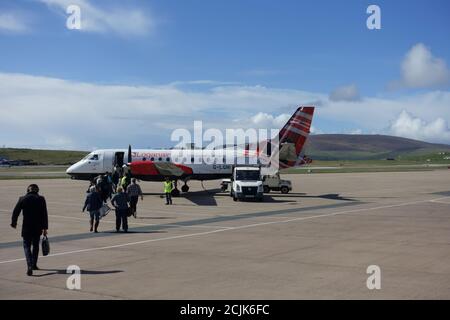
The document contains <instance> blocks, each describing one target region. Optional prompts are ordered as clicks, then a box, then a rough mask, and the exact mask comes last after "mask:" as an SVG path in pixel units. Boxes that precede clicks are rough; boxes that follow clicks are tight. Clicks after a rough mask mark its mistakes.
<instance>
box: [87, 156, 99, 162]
mask: <svg viewBox="0 0 450 320" xmlns="http://www.w3.org/2000/svg"><path fill="white" fill-rule="evenodd" d="M89 160H94V161H95V160H98V154H93V155H92V156H91V157H90V158H89Z"/></svg>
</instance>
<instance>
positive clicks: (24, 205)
mask: <svg viewBox="0 0 450 320" xmlns="http://www.w3.org/2000/svg"><path fill="white" fill-rule="evenodd" d="M20 212H22V214H23V223H22V238H23V248H24V251H25V258H26V260H27V266H28V270H27V275H29V276H31V275H33V270H39V268H38V266H37V261H38V256H39V242H40V240H41V235H42V234H44V236H46V235H47V229H48V213H47V204H46V202H45V198H44V197H42V196H40V195H39V187H38V186H37V185H36V184H31V185H30V186H28V189H27V194H26V195H25V196H23V197H20V198H19V201H18V202H17V204H16V207H15V208H14V211H13V214H12V219H11V227H13V228H14V229H15V228H16V227H17V219H18V218H19V215H20ZM31 247H33V249H31Z"/></svg>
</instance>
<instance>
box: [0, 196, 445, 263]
mask: <svg viewBox="0 0 450 320" xmlns="http://www.w3.org/2000/svg"><path fill="white" fill-rule="evenodd" d="M447 198H449V197H442V198H436V199H431V200H430V199H428V200H418V201H411V202H403V203H398V204H392V205H385V206H379V207H371V208H361V209H354V210H345V211H337V212H331V213H325V214H319V215H314V216H308V217H298V218H292V219H287V220H279V221H268V222H260V223H253V224H247V225H243V226H238V227H229V228H228V229H218V230H211V231H205V232H197V233H190V234H185V235H179V236H171V237H163V238H157V239H148V240H142V241H136V242H128V243H122V244H117V245H112V246H105V247H98V248H89V249H80V250H73V251H65V252H59V253H53V254H49V255H48V256H45V257H42V258H50V257H57V256H63V255H69V254H75V253H84V252H92V251H98V250H108V249H114V248H122V247H128V246H133V245H139V244H144V243H151V242H158V241H164V240H175V239H183V238H190V237H197V236H203V235H209V234H214V233H219V232H225V231H232V230H241V229H247V228H254V227H259V226H266V225H272V224H280V223H289V222H294V221H304V220H312V219H318V218H326V217H332V216H337V215H343V214H352V213H357V212H364V211H373V210H380V209H387V208H395V207H402V206H408V205H413V204H418V203H424V202H432V201H433V200H434V201H439V200H443V199H447ZM24 260H25V258H19V259H12V260H4V261H0V264H6V263H12V262H18V261H24Z"/></svg>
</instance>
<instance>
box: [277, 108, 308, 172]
mask: <svg viewBox="0 0 450 320" xmlns="http://www.w3.org/2000/svg"><path fill="white" fill-rule="evenodd" d="M313 115H314V107H299V108H298V109H297V111H295V113H294V114H293V115H292V117H291V118H290V119H289V121H288V122H287V123H286V124H285V125H284V127H283V128H282V129H281V131H280V133H279V143H280V168H287V167H293V166H297V165H299V164H302V163H303V162H304V161H303V159H302V158H301V156H300V154H301V152H302V150H303V147H304V145H305V142H306V139H307V138H308V136H309V133H310V129H311V123H312V119H313ZM294 149H295V151H294Z"/></svg>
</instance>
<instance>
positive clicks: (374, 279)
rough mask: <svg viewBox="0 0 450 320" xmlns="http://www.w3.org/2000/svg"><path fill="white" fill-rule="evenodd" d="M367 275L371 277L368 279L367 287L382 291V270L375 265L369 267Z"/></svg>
mask: <svg viewBox="0 0 450 320" xmlns="http://www.w3.org/2000/svg"><path fill="white" fill-rule="evenodd" d="M366 273H367V274H369V275H370V276H369V277H368V278H367V281H366V286H367V289H369V290H375V289H376V290H380V289H381V269H380V267H379V266H377V265H375V264H373V265H370V266H368V267H367V269H366Z"/></svg>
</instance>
